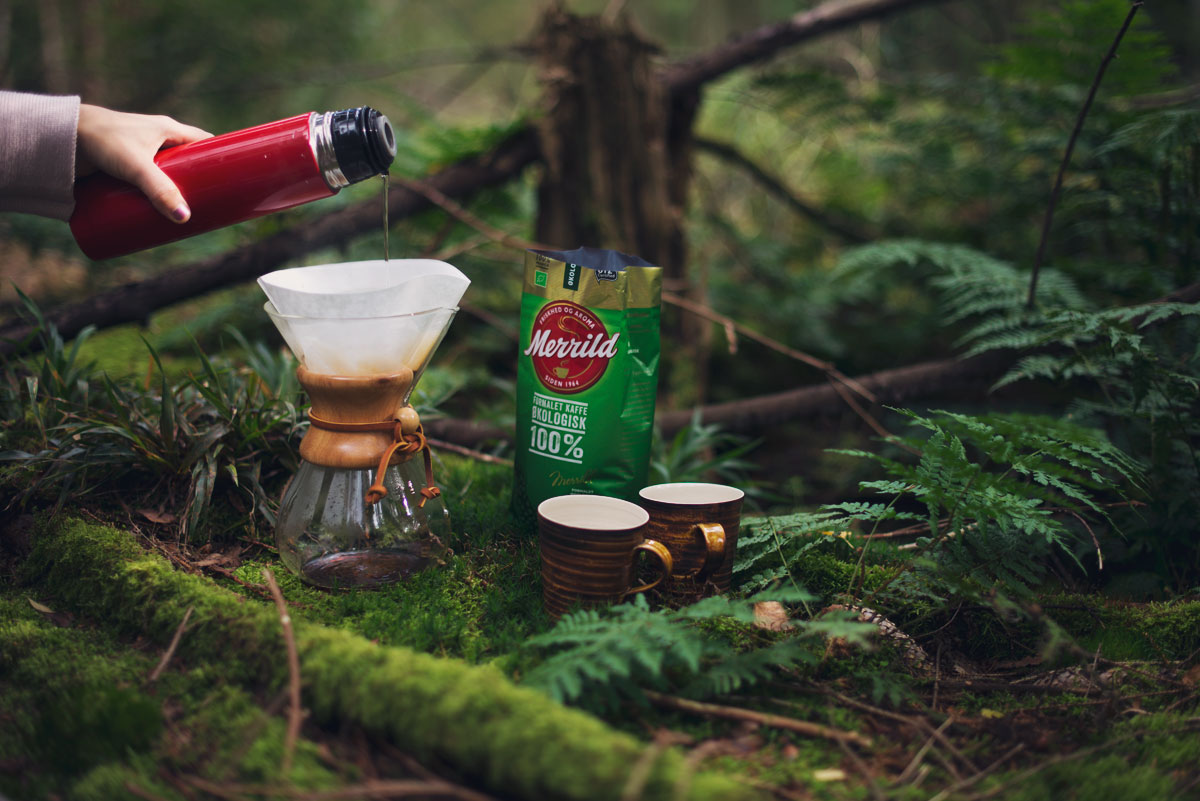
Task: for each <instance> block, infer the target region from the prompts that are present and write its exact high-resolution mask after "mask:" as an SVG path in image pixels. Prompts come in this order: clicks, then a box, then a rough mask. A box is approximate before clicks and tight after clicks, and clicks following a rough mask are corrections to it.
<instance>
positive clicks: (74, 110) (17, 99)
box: [0, 91, 79, 220]
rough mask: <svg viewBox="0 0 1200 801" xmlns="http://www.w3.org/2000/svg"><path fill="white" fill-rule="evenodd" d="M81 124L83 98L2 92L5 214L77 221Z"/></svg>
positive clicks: (1, 197)
mask: <svg viewBox="0 0 1200 801" xmlns="http://www.w3.org/2000/svg"><path fill="white" fill-rule="evenodd" d="M78 124H79V98H78V97H74V96H47V95H33V94H24V93H20V92H3V91H0V211H19V212H26V213H28V214H38V215H41V216H43V217H54V218H57V219H60V220H65V219H67V218H69V217H70V216H71V210H72V209H73V208H74V206H75V198H74V194H73V188H74V184H75V136H76V130H77V129H78Z"/></svg>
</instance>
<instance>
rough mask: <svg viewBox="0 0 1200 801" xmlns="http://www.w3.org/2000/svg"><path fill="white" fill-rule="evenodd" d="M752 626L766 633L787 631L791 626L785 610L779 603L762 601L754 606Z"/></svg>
mask: <svg viewBox="0 0 1200 801" xmlns="http://www.w3.org/2000/svg"><path fill="white" fill-rule="evenodd" d="M754 625H755V626H758V627H759V628H760V629H766V630H767V631H788V630H790V629H792V628H794V627H793V626H792V624H791V623H790V622H789V621H788V614H787V610H786V609H784V608H783V604H781V603H779V601H763V602H761V603H756V604H755V605H754Z"/></svg>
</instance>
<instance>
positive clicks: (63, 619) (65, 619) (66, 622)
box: [25, 598, 75, 629]
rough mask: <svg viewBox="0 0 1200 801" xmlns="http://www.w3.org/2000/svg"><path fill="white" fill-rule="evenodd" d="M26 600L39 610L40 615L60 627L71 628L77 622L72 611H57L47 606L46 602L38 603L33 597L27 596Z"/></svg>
mask: <svg viewBox="0 0 1200 801" xmlns="http://www.w3.org/2000/svg"><path fill="white" fill-rule="evenodd" d="M25 600H27V601H29V605H30V606H32V607H33V608H34V609H35V610H37V613H38V614H39V615H41V616H42V617H44V618H46V619H47V620H49V621H50V622H51V623H53V624H54V625H56V626H58V627H59V628H63V629H65V628H70V627H71V626H72V625H73V624H74V622H75V618H74V617H72V616H71V613H70V612H55V611H54V610H53V609H51V608H50V607H48V606H46V605H45V604H41V603H38V602H37V601H35V600H33V599H32V598H26V599H25Z"/></svg>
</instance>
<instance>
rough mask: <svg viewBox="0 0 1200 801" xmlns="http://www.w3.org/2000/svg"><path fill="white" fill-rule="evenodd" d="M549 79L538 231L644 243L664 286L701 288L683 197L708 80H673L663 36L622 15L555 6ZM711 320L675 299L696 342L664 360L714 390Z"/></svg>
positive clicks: (603, 243) (677, 327)
mask: <svg viewBox="0 0 1200 801" xmlns="http://www.w3.org/2000/svg"><path fill="white" fill-rule="evenodd" d="M534 51H535V52H536V54H537V60H538V64H539V67H540V75H541V81H542V85H543V95H542V96H543V116H542V118H541V119H540V121H539V122H538V126H537V131H538V138H539V143H540V147H541V152H542V156H543V159H544V161H545V169H544V171H543V173H542V179H541V184H540V185H539V187H538V218H537V239H538V241H540V242H547V243H551V244H554V245H557V246H560V247H563V248H574V247H577V246H580V245H588V246H592V247H606V248H613V249H617V250H622V251H625V252H627V253H634V254H637V255H638V256H641V257H642V258H644V259H646V260H647V261H649V262H651V263H652V264H656V265H659V266H661V267H662V268H663V286H664V288H666V289H668V290H670V291H673V292H676V293H679V294H682V295H691V294H693V293H694V292H695V291H696V288H695V287H694V286H692V282H690V281H689V280H688V278H689V276H688V270H687V262H688V258H687V245H686V238H685V234H684V227H683V222H684V209H685V206H686V203H687V196H688V188H689V185H690V180H691V172H692V156H693V148H692V125H693V122H694V120H695V115H696V109H697V107H698V106H699V100H700V92H699V88H697V87H692V88H689V89H685V90H683V91H679V92H672V91H670V90H669V88H668V86H667V84H666V83H665V81H664V80H663V75H662V72H661V70H659V69H658V68H657V67H656V65H655V63H654V61H653V56H654V55H655V54H656V53H657V52H658V48H657V47H656V46H655V45H654V44H652V43H650V42H648V41H646V40H645V39H644V38H642V36H641V35H640V34H639V33H638V32H637V31H636V30H635V29H634V28H633V25H632V23H631V22H630V21H629V18H628V17H627V16H626V15H623V14H622V15H619V16H617V18H616V19H615V20H611V21H610V20H609V19H607V18H603V17H577V16H573V15H571V14H568V13H567V12H566V11H564V10H563V8H562V7H561V6H560V5H555V6H553V7H551V8H550V10H549V11H547V13H546V15H545V16H544V17H543V19H542V24H541V28H540V30H539V31H538V33H537V35H536V37H535V39H534ZM706 333H707V324H704V323H702V322H700V321H697V320H695V319H693V318H691V317H688V316H685V315H680V314H679V313H678V312H677V311H676V310H674V309H668V310H666V311H665V312H664V316H663V334H664V337H667V338H669V339H670V340H672V341H673V342H676V343H687V345H686V346H685V347H682V348H680V349H677V350H674V351H672V352H671V353H670V354H669V355H668V354H667V353H664V356H665V357H667V358H666V360H665V361H664V365H663V367H664V369H663V374H664V376H669V377H670V378H671V380H670V381H668V382H666V383H667V384H668V385H671V386H678V384H679V383H680V382H679V379H680V378H682V377H681V376H676V375H674V373H675V372H676V371H677V369H678V368H681V367H686V370H687V372H688V375H687V376H686V379H685V381H684V383H686V384H687V385H689V386H690V387H691V389H692V390H693V393H689V394H692V395H693V396H694V397H696V396H700V397H702V395H703V387H704V385H705V384H706V375H705V367H706V361H705V360H704V359H703V358H701V353H702V348H703V346H704V339H705V335H706Z"/></svg>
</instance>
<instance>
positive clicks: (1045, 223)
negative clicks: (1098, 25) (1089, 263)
mask: <svg viewBox="0 0 1200 801" xmlns="http://www.w3.org/2000/svg"><path fill="white" fill-rule="evenodd" d="M1141 7H1142V0H1137V1H1136V2H1135V3H1134V4H1133V5H1132V6H1130V7H1129V13H1128V14H1126V15H1125V22H1124V23H1122V25H1121V30H1119V31H1117V35H1116V38H1114V39H1113V43H1112V46H1110V47H1109V48H1108V52H1107V53H1105V54H1104V58H1102V59H1101V60H1100V69H1098V70H1096V77H1095V78H1094V79H1093V80H1092V88H1091V89H1090V90H1089V91H1088V96H1087V100H1085V101H1083V108H1081V109H1079V116H1077V117H1076V118H1075V129H1074V130H1073V131H1071V138H1070V139H1068V140H1067V150H1066V152H1065V153H1063V157H1062V163H1061V164H1059V165H1058V175H1056V176H1055V177H1054V188H1053V189H1052V190H1050V202H1049V204H1047V206H1046V216H1045V217H1044V218H1043V219H1042V236H1041V239H1039V240H1038V246H1037V255H1035V256H1034V258H1033V270H1031V271H1030V274H1029V298H1028V300H1026V302H1025V305H1026V306H1028V307H1029V308H1031V309H1032V308H1033V303H1034V301H1035V300H1036V299H1037V284H1038V272H1039V271H1040V270H1041V269H1042V260H1043V259H1044V258H1045V256H1046V243H1047V242H1049V241H1050V223H1052V222H1053V221H1054V207H1055V206H1057V205H1058V196H1059V194H1060V193H1061V192H1062V184H1063V176H1065V175H1066V174H1067V165H1068V164H1070V163H1071V154H1072V153H1074V152H1075V142H1076V141H1077V140H1078V139H1079V134H1080V132H1082V131H1083V121H1084V120H1085V119H1087V115H1088V112H1089V111H1090V110H1091V108H1092V101H1093V100H1095V99H1096V92H1097V91H1098V90H1099V89H1100V81H1101V80H1102V79H1103V78H1104V71H1105V70H1107V69H1108V65H1109V63H1110V62H1112V60H1113V59H1114V58H1116V56H1117V47H1118V46H1119V45H1120V44H1121V39H1123V38H1124V36H1125V31H1127V30H1129V26H1130V25H1131V24H1133V17H1134V15H1135V14H1137V11H1138V9H1139V8H1141Z"/></svg>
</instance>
